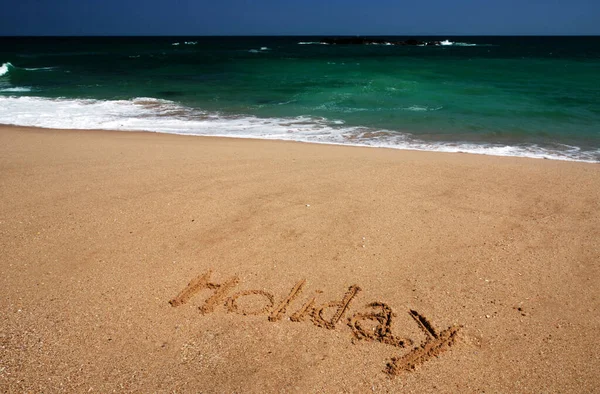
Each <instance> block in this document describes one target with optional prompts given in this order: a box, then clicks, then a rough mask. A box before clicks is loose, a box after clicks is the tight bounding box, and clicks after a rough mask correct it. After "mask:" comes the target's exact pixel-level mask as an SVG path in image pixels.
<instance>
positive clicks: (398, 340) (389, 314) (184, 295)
mask: <svg viewBox="0 0 600 394" xmlns="http://www.w3.org/2000/svg"><path fill="white" fill-rule="evenodd" d="M211 275H212V272H211V271H208V272H206V273H205V274H203V275H200V276H198V277H196V278H194V279H193V280H192V281H191V282H190V283H189V284H188V285H187V286H186V287H185V289H183V290H182V291H181V292H180V293H179V294H178V295H177V297H175V298H173V299H172V300H170V301H169V303H170V304H171V305H172V306H173V307H177V306H180V305H183V304H185V303H186V302H188V301H189V300H190V299H191V298H192V297H194V296H195V295H196V294H197V293H199V292H200V291H202V290H210V291H212V294H211V295H210V296H209V297H208V298H207V299H206V300H205V301H204V303H203V304H202V305H201V306H200V307H199V309H200V312H201V313H202V314H207V313H211V312H213V311H214V310H215V308H216V307H217V306H219V305H224V306H225V308H226V309H227V311H228V312H233V313H238V314H241V315H260V314H265V315H267V316H268V319H269V321H272V322H276V321H279V320H281V319H282V318H283V317H284V316H285V315H286V314H289V319H290V320H291V321H292V322H301V321H305V320H309V321H311V322H312V323H313V324H315V325H316V326H317V327H322V328H325V329H330V330H332V329H335V328H336V326H338V324H339V323H340V322H341V321H342V320H343V319H344V318H346V316H347V315H349V309H350V304H351V303H352V301H353V300H354V299H355V298H356V296H357V294H358V293H359V292H360V291H361V288H360V287H359V286H358V285H352V286H350V287H349V288H348V290H347V291H346V293H345V294H344V296H343V298H342V299H341V301H333V302H327V303H324V304H317V295H318V294H319V293H322V291H316V292H315V293H313V294H312V295H311V296H310V297H309V298H308V299H307V300H306V301H305V302H304V303H303V304H302V306H300V308H298V309H295V311H294V312H291V310H290V309H291V308H290V306H291V304H292V303H293V301H294V300H295V299H296V298H297V297H298V296H299V295H300V294H301V293H302V291H303V290H304V287H305V285H306V280H304V279H303V280H300V281H298V282H297V283H296V284H295V285H294V287H292V289H291V290H290V292H289V293H288V294H287V296H285V297H284V298H283V299H282V300H281V301H279V302H277V303H276V302H275V297H274V295H273V294H271V293H269V292H268V291H264V290H244V291H238V292H236V293H233V294H231V293H232V291H233V290H234V288H235V287H236V286H237V285H238V284H239V283H240V280H239V278H238V277H237V276H234V277H231V278H229V279H227V280H225V281H222V282H221V283H216V282H213V281H211ZM247 296H253V297H254V298H256V297H260V298H262V299H263V302H262V303H261V304H262V306H261V307H255V306H253V307H252V308H249V307H248V306H246V307H242V306H240V302H239V301H240V300H241V299H242V298H243V297H247ZM252 305H255V303H253V304H252ZM365 309H367V311H366V312H365V311H363V312H357V313H354V314H353V315H352V316H349V317H347V318H346V320H345V322H346V324H347V326H349V327H350V329H351V331H352V335H353V339H354V340H364V341H376V342H380V343H384V344H386V345H390V346H393V347H395V348H411V347H412V349H411V350H410V351H409V352H408V353H406V354H404V355H403V356H400V357H392V358H391V359H389V360H388V361H387V364H386V368H385V372H386V373H388V374H389V375H392V376H395V375H399V374H400V373H402V372H405V371H412V370H414V369H415V368H416V367H417V366H419V365H421V364H423V363H425V362H427V361H428V360H430V359H431V358H433V357H437V356H438V355H440V354H441V353H443V352H444V351H446V350H448V349H449V348H450V347H452V345H454V344H455V342H456V339H457V334H458V330H459V328H460V327H458V326H452V327H449V328H447V329H445V330H442V331H437V330H436V329H435V328H434V327H433V325H432V324H431V323H430V322H429V320H428V319H427V318H426V317H425V316H423V315H422V314H421V313H419V312H417V311H415V310H409V312H408V313H409V314H410V316H411V317H412V318H413V319H414V321H415V322H416V324H417V325H418V327H419V328H420V329H421V330H422V331H423V333H424V334H425V336H426V339H425V341H423V342H422V343H420V344H419V345H417V346H414V345H415V341H413V340H412V339H410V338H405V337H400V336H396V335H395V334H393V333H392V326H393V319H394V317H395V316H396V315H395V313H394V312H393V311H392V308H390V307H389V306H388V305H387V304H385V303H383V302H371V303H368V304H367V305H365ZM373 324H375V327H374V328H373ZM367 327H368V328H367Z"/></svg>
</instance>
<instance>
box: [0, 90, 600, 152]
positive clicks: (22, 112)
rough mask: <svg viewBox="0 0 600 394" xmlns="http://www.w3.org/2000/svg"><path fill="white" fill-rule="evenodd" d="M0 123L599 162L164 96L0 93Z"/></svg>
mask: <svg viewBox="0 0 600 394" xmlns="http://www.w3.org/2000/svg"><path fill="white" fill-rule="evenodd" d="M0 123H2V124H12V125H20V126H36V127H46V128H64V129H104V130H125V131H139V130H145V131H153V132H163V133H172V134H184V135H201V136H219V137H237V138H259V139H270V140H293V141H302V142H312V143H325V144H342V145H353V146H371V147H385V148H394V149H408V150H422V151H438V152H464V153H476V154H484V155H494V156H516V157H531V158H544V159H555V160H569V161H582V162H594V163H598V162H600V149H595V150H584V149H581V148H579V147H575V146H567V145H560V144H555V145H553V146H551V147H548V146H539V145H536V144H519V145H501V144H486V143H471V142H448V141H425V140H422V139H419V138H418V136H415V135H413V134H411V133H403V132H397V131H390V130H377V129H373V128H367V127H351V126H346V125H344V124H343V122H342V121H337V120H329V119H325V118H319V117H310V116H299V117H295V118H257V117H254V116H244V115H238V116H225V115H223V114H219V113H215V112H213V113H210V112H206V111H202V110H198V109H194V108H189V107H185V106H182V105H180V104H177V103H175V102H173V101H169V100H160V99H155V98H144V97H140V98H136V99H132V100H112V101H102V100H68V99H48V98H41V97H0Z"/></svg>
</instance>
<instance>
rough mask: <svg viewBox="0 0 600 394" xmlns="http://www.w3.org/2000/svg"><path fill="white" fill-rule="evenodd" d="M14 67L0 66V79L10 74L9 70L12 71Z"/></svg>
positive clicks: (4, 64)
mask: <svg viewBox="0 0 600 394" xmlns="http://www.w3.org/2000/svg"><path fill="white" fill-rule="evenodd" d="M14 68H15V66H13V65H12V64H11V63H3V64H2V65H1V66H0V77H1V76H3V75H6V74H8V73H9V72H10V70H11V69H14Z"/></svg>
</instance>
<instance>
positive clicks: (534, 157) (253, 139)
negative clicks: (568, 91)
mask: <svg viewBox="0 0 600 394" xmlns="http://www.w3.org/2000/svg"><path fill="white" fill-rule="evenodd" d="M0 127H8V128H17V129H19V128H20V129H31V130H40V131H42V130H49V131H73V132H77V131H78V132H110V133H148V134H160V135H163V134H164V135H173V136H180V137H201V138H209V139H210V138H215V139H221V138H223V139H233V140H243V141H270V142H282V143H301V144H311V145H324V146H340V147H349V148H374V149H384V150H392V151H401V152H423V153H434V154H436V153H442V154H459V155H460V154H466V155H474V156H488V157H500V158H513V159H531V160H544V161H558V162H567V163H583V164H600V161H592V160H583V159H571V158H560V157H536V156H519V155H500V154H491V153H479V152H470V151H445V150H434V149H419V148H411V147H408V148H405V147H395V146H377V145H367V144H354V143H336V142H320V141H304V140H292V139H283V138H282V139H278V138H261V137H250V136H236V135H204V134H187V133H183V132H182V133H177V132H164V131H153V130H119V129H70V128H54V127H40V126H21V125H14V124H4V123H0ZM483 146H484V145H482V147H483Z"/></svg>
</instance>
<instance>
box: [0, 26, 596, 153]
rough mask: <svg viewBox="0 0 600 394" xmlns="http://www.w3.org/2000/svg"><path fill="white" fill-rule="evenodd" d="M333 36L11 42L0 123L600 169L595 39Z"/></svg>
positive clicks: (2, 70) (1, 41)
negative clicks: (349, 39) (339, 41)
mask: <svg viewBox="0 0 600 394" xmlns="http://www.w3.org/2000/svg"><path fill="white" fill-rule="evenodd" d="M322 38H324V37H315V36H310V37H289V36H287V37H257V36H253V37H0V123H1V124H10V125H22V126H37V127H43V128H67V129H108V130H129V131H134V130H135V131H140V130H141V131H149V132H160V133H173V134H185V135H198V136H222V137H238V138H240V137H242V138H259V139H272V140H293V141H303V142H309V143H326V144H342V145H358V146H369V147H384V148H396V149H409V150H425V151H441V152H465V153H472V154H486V155H497V156H520V157H532V158H544V159H553V160H570V161H583V162H596V163H597V162H600V37H598V36H595V37H532V36H527V37H513V36H511V37H491V36H485V37H475V36H468V37H451V36H443V37H402V36H399V37H376V38H377V39H378V40H383V41H384V42H383V43H380V44H371V45H366V44H364V45H327V44H322V43H321V39H322ZM407 39H418V40H427V41H440V42H441V44H442V45H439V46H396V45H390V44H388V42H389V43H391V42H393V41H399V40H407Z"/></svg>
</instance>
